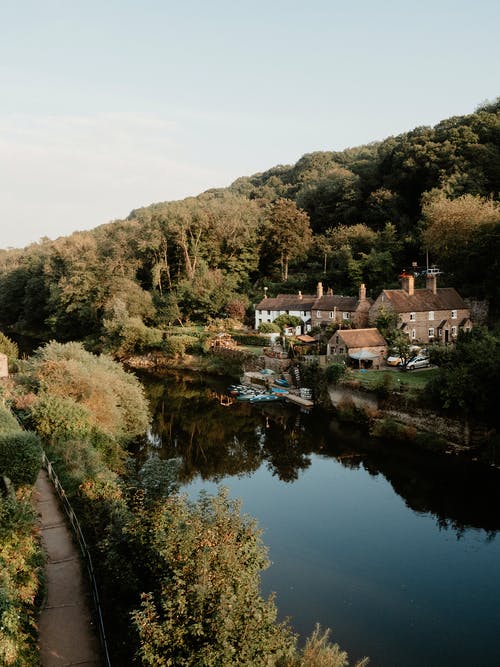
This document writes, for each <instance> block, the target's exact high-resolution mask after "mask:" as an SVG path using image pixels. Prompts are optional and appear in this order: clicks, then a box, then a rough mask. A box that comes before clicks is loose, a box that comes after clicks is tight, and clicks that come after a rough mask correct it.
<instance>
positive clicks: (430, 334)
mask: <svg viewBox="0 0 500 667" xmlns="http://www.w3.org/2000/svg"><path fill="white" fill-rule="evenodd" d="M429 338H434V327H429Z"/></svg>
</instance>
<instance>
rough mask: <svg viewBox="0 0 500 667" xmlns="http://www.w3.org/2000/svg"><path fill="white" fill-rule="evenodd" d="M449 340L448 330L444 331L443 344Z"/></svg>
mask: <svg viewBox="0 0 500 667" xmlns="http://www.w3.org/2000/svg"><path fill="white" fill-rule="evenodd" d="M449 339H450V330H449V329H445V330H444V342H445V343H447V342H448V341H449Z"/></svg>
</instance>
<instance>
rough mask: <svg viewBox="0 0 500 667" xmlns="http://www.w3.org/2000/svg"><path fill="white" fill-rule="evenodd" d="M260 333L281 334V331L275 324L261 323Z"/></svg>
mask: <svg viewBox="0 0 500 667" xmlns="http://www.w3.org/2000/svg"><path fill="white" fill-rule="evenodd" d="M258 331H259V333H261V334H268V333H280V331H281V329H280V328H279V326H278V325H277V324H276V323H275V322H261V323H260V324H259V329H258Z"/></svg>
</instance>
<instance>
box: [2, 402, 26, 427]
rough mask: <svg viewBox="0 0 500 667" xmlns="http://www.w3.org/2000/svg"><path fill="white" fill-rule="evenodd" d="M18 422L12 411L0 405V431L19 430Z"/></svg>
mask: <svg viewBox="0 0 500 667" xmlns="http://www.w3.org/2000/svg"><path fill="white" fill-rule="evenodd" d="M20 430H21V427H20V425H19V422H18V421H17V419H16V418H15V417H14V415H13V414H12V412H11V411H10V410H9V409H8V408H6V407H5V406H4V405H0V433H7V432H12V431H20Z"/></svg>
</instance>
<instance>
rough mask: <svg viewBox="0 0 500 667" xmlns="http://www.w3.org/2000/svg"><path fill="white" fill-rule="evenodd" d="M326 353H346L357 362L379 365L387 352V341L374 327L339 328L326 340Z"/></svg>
mask: <svg viewBox="0 0 500 667" xmlns="http://www.w3.org/2000/svg"><path fill="white" fill-rule="evenodd" d="M326 353H327V355H332V354H347V355H348V356H350V357H352V358H353V359H357V360H358V361H359V362H361V361H367V362H371V363H370V364H369V365H371V364H373V366H375V367H379V366H380V364H381V363H382V362H383V360H384V357H385V356H386V354H387V343H386V341H385V338H384V337H383V336H382V334H381V333H380V331H379V330H378V329H375V328H369V329H339V330H338V331H336V332H335V333H334V334H333V336H332V337H331V338H330V340H329V341H328V344H327V351H326ZM360 365H361V363H360Z"/></svg>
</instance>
